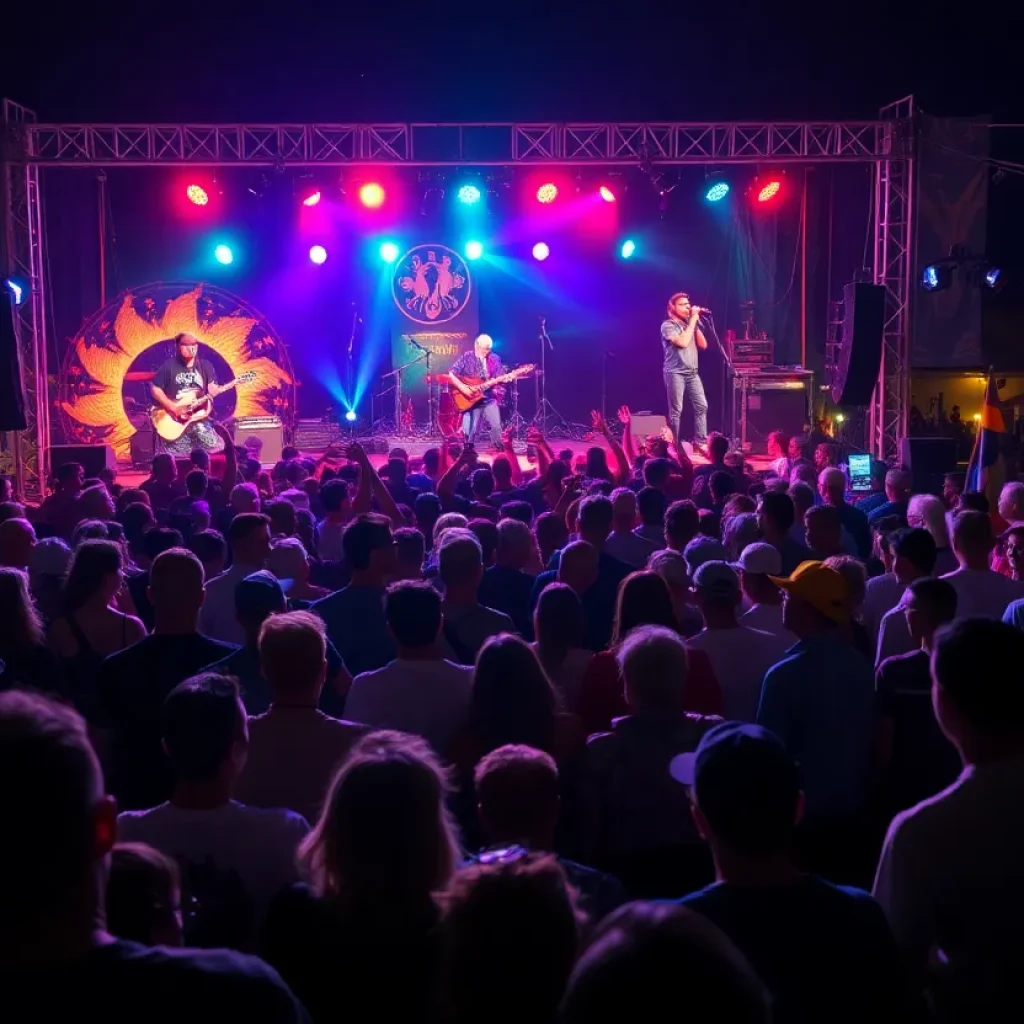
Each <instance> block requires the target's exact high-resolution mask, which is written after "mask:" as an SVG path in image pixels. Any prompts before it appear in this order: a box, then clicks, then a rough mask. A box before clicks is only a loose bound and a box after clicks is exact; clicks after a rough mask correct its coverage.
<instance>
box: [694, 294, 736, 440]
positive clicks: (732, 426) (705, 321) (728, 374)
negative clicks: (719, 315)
mask: <svg viewBox="0 0 1024 1024" xmlns="http://www.w3.org/2000/svg"><path fill="white" fill-rule="evenodd" d="M699 324H700V325H701V326H704V327H707V329H708V331H709V332H710V334H711V337H712V338H713V339H714V342H715V345H716V346H717V347H718V351H719V352H721V354H722V363H723V369H724V372H723V373H722V386H721V402H722V406H721V407H722V409H723V410H724V409H725V408H726V402H725V391H726V384H727V383H728V384H729V395H730V398H729V406H728V408H729V434H728V436H729V440H730V444H731V445H732V446H733V447H735V446H736V388H735V385H734V384H733V381H734V380H735V378H736V369H735V367H734V366H733V365H732V360H731V359H730V358H729V353H728V352H726V350H725V346H724V345H723V344H722V339H721V338H719V336H718V331H717V330H716V329H715V318H714V317H713V316H712V315H711V314H710V313H706V314H702V315H701V317H700V321H699Z"/></svg>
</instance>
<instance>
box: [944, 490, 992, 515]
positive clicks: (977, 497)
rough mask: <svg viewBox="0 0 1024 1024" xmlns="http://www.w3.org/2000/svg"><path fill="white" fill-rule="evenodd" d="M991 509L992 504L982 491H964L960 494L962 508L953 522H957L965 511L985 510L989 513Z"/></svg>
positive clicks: (985, 512) (984, 511)
mask: <svg viewBox="0 0 1024 1024" xmlns="http://www.w3.org/2000/svg"><path fill="white" fill-rule="evenodd" d="M991 510H992V505H991V504H990V502H989V500H988V498H986V497H985V495H984V494H982V493H981V491H964V492H963V493H961V495H960V508H959V510H958V511H957V514H956V516H955V517H954V519H953V522H954V523H955V522H956V520H957V519H958V518H959V517H960V516H961V515H962V514H963V513H964V512H968V511H969V512H983V513H984V514H985V515H988V514H989V512H990V511H991Z"/></svg>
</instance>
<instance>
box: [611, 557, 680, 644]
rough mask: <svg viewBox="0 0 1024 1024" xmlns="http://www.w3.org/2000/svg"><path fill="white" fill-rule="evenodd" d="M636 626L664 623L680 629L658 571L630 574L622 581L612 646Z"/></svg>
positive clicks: (669, 597) (616, 604) (675, 630)
mask: <svg viewBox="0 0 1024 1024" xmlns="http://www.w3.org/2000/svg"><path fill="white" fill-rule="evenodd" d="M637 626H664V627H665V628H666V629H671V630H673V631H674V632H678V631H679V623H678V621H677V620H676V613H675V608H674V607H673V605H672V595H671V593H670V592H669V589H668V584H667V583H666V582H665V581H664V580H663V579H662V578H661V576H660V575H659V574H658V573H656V572H651V571H650V570H648V569H643V570H641V571H640V572H632V573H630V574H629V575H628V576H627V577H626V578H625V579H624V580H623V581H622V582H621V583H620V584H619V594H618V599H617V600H616V602H615V621H614V624H613V625H612V638H611V642H610V643H609V645H608V646H609V648H613V649H614V648H616V647H618V646H619V644H621V643H622V641H623V640H625V639H626V637H627V636H629V634H630V633H631V632H632V631H633V630H634V629H636V628H637Z"/></svg>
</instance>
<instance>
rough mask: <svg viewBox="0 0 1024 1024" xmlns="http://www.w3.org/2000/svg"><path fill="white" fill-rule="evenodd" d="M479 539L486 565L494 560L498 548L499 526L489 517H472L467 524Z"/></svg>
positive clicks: (468, 528)
mask: <svg viewBox="0 0 1024 1024" xmlns="http://www.w3.org/2000/svg"><path fill="white" fill-rule="evenodd" d="M466 529H467V530H470V531H471V532H472V533H473V535H474V536H475V537H476V539H477V540H478V541H480V551H481V554H482V557H483V562H484V565H490V564H491V562H493V561H494V553H495V551H497V550H498V527H497V525H496V524H495V523H492V522H491V521H490V520H489V519H470V521H469V522H468V523H467V524H466Z"/></svg>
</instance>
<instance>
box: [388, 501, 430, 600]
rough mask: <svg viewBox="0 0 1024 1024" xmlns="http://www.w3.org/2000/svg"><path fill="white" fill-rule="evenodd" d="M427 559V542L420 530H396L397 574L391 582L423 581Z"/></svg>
mask: <svg viewBox="0 0 1024 1024" xmlns="http://www.w3.org/2000/svg"><path fill="white" fill-rule="evenodd" d="M417 500H418V499H417ZM425 559H426V542H425V539H424V535H423V534H422V533H421V532H420V531H419V530H417V529H415V528H414V527H411V526H403V527H401V528H400V529H398V530H395V572H394V575H393V576H392V577H391V579H390V580H389V582H391V583H399V582H401V581H402V580H421V579H423V563H424V561H425Z"/></svg>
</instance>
